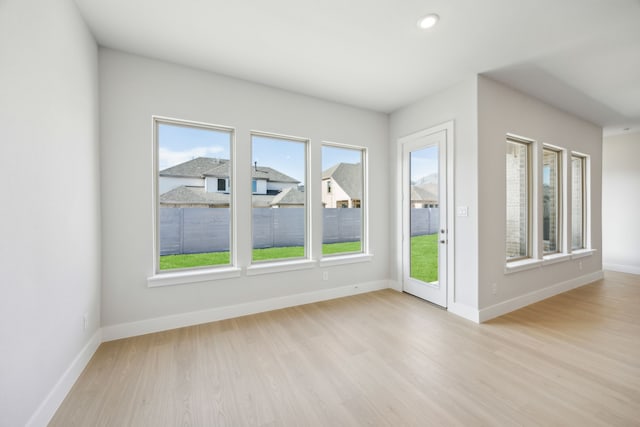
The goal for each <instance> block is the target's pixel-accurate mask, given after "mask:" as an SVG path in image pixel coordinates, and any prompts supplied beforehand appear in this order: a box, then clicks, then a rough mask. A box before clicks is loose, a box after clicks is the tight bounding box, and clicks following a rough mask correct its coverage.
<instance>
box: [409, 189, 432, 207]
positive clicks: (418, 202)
mask: <svg viewBox="0 0 640 427" xmlns="http://www.w3.org/2000/svg"><path fill="white" fill-rule="evenodd" d="M411 207H412V208H437V207H438V185H437V184H432V183H428V184H418V185H412V186H411Z"/></svg>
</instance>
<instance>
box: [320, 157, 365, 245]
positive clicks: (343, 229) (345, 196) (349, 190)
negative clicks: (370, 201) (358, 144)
mask: <svg viewBox="0 0 640 427" xmlns="http://www.w3.org/2000/svg"><path fill="white" fill-rule="evenodd" d="M363 158H364V152H363V150H360V149H354V148H344V147H338V146H333V145H323V146H322V183H321V191H322V206H323V209H322V255H325V256H326V255H332V254H340V253H352V252H362V235H363V227H362V226H363V212H362V208H361V206H362V199H363V197H364V173H363V167H362V165H363Z"/></svg>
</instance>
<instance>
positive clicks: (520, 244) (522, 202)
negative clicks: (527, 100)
mask: <svg viewBox="0 0 640 427" xmlns="http://www.w3.org/2000/svg"><path fill="white" fill-rule="evenodd" d="M528 157H529V146H528V145H527V144H526V143H521V142H516V141H510V140H508V141H507V155H506V172H507V194H506V196H507V230H506V232H507V234H506V252H507V259H514V258H521V257H527V256H528V255H529V159H528Z"/></svg>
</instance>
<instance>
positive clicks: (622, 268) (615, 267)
mask: <svg viewBox="0 0 640 427" xmlns="http://www.w3.org/2000/svg"><path fill="white" fill-rule="evenodd" d="M602 268H604V269H605V270H611V271H618V272H620V273H629V274H640V267H638V266H635V265H622V264H607V263H605V264H603V265H602Z"/></svg>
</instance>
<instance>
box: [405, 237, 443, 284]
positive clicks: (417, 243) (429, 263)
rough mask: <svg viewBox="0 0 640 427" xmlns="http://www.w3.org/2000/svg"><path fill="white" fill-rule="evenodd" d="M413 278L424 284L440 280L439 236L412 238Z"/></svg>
mask: <svg viewBox="0 0 640 427" xmlns="http://www.w3.org/2000/svg"><path fill="white" fill-rule="evenodd" d="M411 277H413V278H414V279H418V280H422V281H423V282H435V281H436V280H438V235H437V234H427V235H424V236H415V237H412V238H411Z"/></svg>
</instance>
